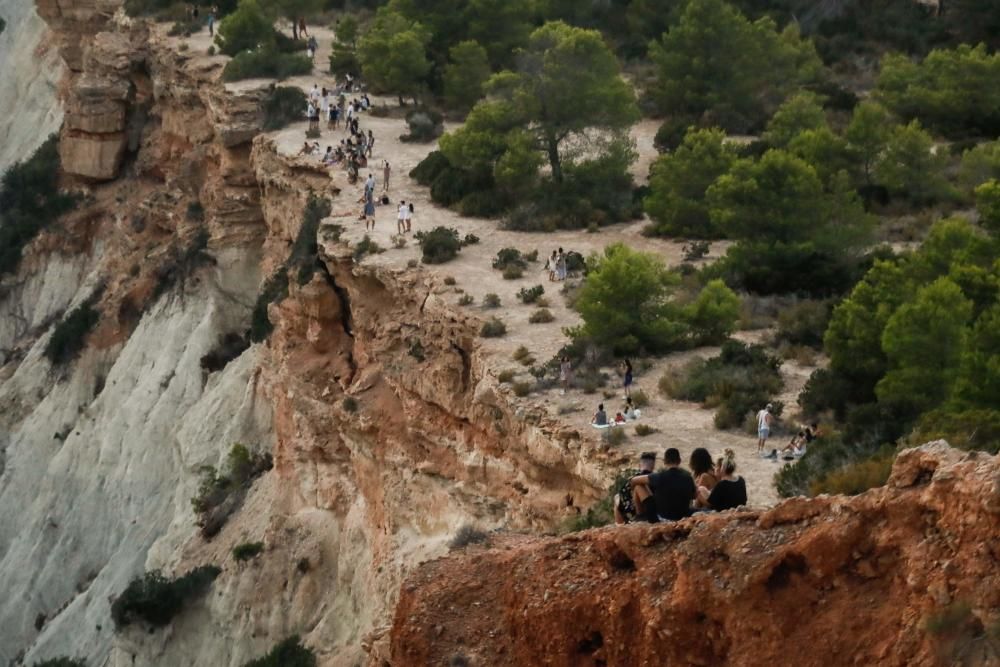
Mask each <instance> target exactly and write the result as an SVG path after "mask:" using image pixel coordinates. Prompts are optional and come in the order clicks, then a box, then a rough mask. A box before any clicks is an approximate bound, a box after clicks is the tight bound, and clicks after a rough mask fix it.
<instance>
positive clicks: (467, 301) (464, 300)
mask: <svg viewBox="0 0 1000 667" xmlns="http://www.w3.org/2000/svg"><path fill="white" fill-rule="evenodd" d="M473 302H475V299H474V298H473V296H472V295H471V294H463V295H462V296H460V297H458V305H460V306H471V305H472V304H473Z"/></svg>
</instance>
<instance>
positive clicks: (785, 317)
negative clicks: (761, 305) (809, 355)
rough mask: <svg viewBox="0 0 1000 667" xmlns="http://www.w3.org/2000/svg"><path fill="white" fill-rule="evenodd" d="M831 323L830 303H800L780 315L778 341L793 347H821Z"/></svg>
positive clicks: (809, 301) (805, 301)
mask: <svg viewBox="0 0 1000 667" xmlns="http://www.w3.org/2000/svg"><path fill="white" fill-rule="evenodd" d="M829 321H830V303H829V301H814V300H808V299H807V300H803V301H799V302H798V303H796V304H794V305H792V306H790V307H788V308H785V309H783V310H782V311H781V312H780V313H778V332H777V339H778V340H779V341H782V342H786V343H790V344H792V345H809V346H811V347H820V346H822V344H823V334H824V333H825V332H826V326H827V324H828V323H829Z"/></svg>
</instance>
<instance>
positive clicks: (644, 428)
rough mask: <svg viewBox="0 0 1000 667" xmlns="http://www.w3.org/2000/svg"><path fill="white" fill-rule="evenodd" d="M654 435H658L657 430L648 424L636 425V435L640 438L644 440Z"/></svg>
mask: <svg viewBox="0 0 1000 667" xmlns="http://www.w3.org/2000/svg"><path fill="white" fill-rule="evenodd" d="M654 433H657V430H656V429H655V428H653V427H652V426H650V425H648V424H636V425H635V434H636V435H637V436H639V437H640V438H644V437H646V436H647V435H652V434H654Z"/></svg>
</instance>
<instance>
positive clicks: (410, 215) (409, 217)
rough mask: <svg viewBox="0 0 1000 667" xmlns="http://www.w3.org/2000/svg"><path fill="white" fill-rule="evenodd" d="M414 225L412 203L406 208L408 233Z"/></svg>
mask: <svg viewBox="0 0 1000 667" xmlns="http://www.w3.org/2000/svg"><path fill="white" fill-rule="evenodd" d="M412 224H413V202H410V204H409V206H407V208H406V231H407V233H409V231H410V229H411V225H412Z"/></svg>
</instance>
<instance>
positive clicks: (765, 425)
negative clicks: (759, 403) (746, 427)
mask: <svg viewBox="0 0 1000 667" xmlns="http://www.w3.org/2000/svg"><path fill="white" fill-rule="evenodd" d="M773 408H774V406H773V405H771V404H770V403H768V404H767V405H765V406H764V409H763V410H761V411H760V412H758V413H757V453H758V454H763V453H764V445H765V444H766V443H767V438H768V436H769V435H770V434H771V422H772V421H773V420H774V417H772V416H771V410H772V409H773Z"/></svg>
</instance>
